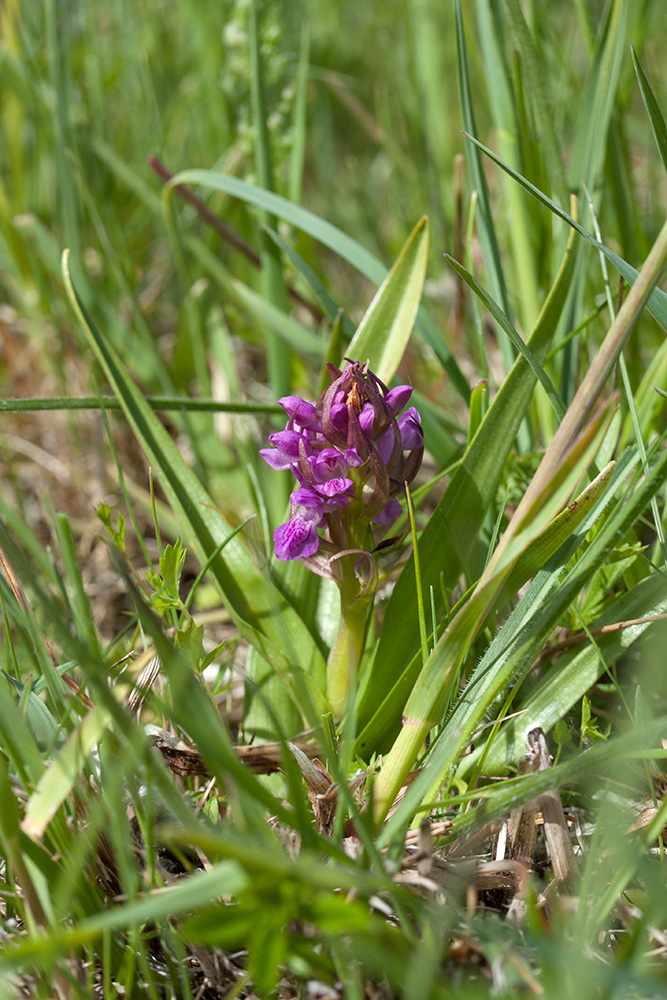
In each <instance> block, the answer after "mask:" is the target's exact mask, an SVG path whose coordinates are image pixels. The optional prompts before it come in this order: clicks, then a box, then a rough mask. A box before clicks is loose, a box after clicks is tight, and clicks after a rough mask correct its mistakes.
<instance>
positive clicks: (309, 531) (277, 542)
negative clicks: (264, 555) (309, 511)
mask: <svg viewBox="0 0 667 1000" xmlns="http://www.w3.org/2000/svg"><path fill="white" fill-rule="evenodd" d="M273 545H274V549H275V553H276V558H277V559H280V560H282V561H283V562H287V561H288V560H290V559H308V558H309V557H310V556H314V555H315V553H316V552H317V550H318V548H319V545H320V538H319V535H318V534H317V527H316V525H315V522H314V521H306V520H304V518H303V517H300V516H299V515H298V514H297V516H296V517H291V518H290V519H289V521H287V523H286V524H281V525H280V526H279V527H278V528H276V530H275V531H274V532H273Z"/></svg>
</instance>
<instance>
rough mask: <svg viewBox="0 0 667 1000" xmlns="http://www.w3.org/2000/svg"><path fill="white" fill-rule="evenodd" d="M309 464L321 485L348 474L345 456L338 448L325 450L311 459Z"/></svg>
mask: <svg viewBox="0 0 667 1000" xmlns="http://www.w3.org/2000/svg"><path fill="white" fill-rule="evenodd" d="M309 463H310V468H311V469H312V472H313V475H314V476H315V479H316V480H317V481H318V482H320V483H321V482H324V481H325V480H326V479H333V478H334V476H337V475H338V476H339V475H341V473H345V472H347V462H346V461H345V456H344V455H343V454H342V453H341V452H340V451H338V449H337V448H323V449H322V451H320V452H318V453H317V454H316V455H313V457H312V458H310V459H309Z"/></svg>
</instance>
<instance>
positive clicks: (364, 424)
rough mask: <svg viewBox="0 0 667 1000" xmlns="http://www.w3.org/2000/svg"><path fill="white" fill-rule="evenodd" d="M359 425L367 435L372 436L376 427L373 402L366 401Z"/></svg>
mask: <svg viewBox="0 0 667 1000" xmlns="http://www.w3.org/2000/svg"><path fill="white" fill-rule="evenodd" d="M359 426H360V427H361V430H362V432H363V434H364V435H365V437H370V436H371V435H372V433H373V428H374V427H375V407H374V406H373V404H372V403H366V405H365V406H364V407H363V408H362V410H361V413H360V414H359Z"/></svg>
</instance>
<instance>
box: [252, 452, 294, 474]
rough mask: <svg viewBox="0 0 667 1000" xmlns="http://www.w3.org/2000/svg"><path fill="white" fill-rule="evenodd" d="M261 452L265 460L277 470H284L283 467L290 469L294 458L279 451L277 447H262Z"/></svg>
mask: <svg viewBox="0 0 667 1000" xmlns="http://www.w3.org/2000/svg"><path fill="white" fill-rule="evenodd" d="M259 453H260V455H261V456H262V458H263V459H264V461H265V462H268V464H269V465H270V466H271V468H272V469H275V470H276V471H277V472H280V471H282V469H289V468H290V466H291V465H292V460H291V459H290V458H289V456H287V455H283V453H282V452H281V451H277V450H276V449H275V448H260V449H259Z"/></svg>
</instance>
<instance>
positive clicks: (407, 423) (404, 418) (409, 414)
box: [398, 406, 424, 451]
mask: <svg viewBox="0 0 667 1000" xmlns="http://www.w3.org/2000/svg"><path fill="white" fill-rule="evenodd" d="M398 429H399V431H400V432H401V441H402V444H403V450H404V451H412V450H413V449H414V448H421V447H422V445H423V444H424V432H423V430H422V422H421V417H420V416H419V413H418V411H417V410H416V409H415V407H414V406H410V407H409V408H408V409H407V410H406V411H405V413H402V414H401V416H400V417H399V418H398Z"/></svg>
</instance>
